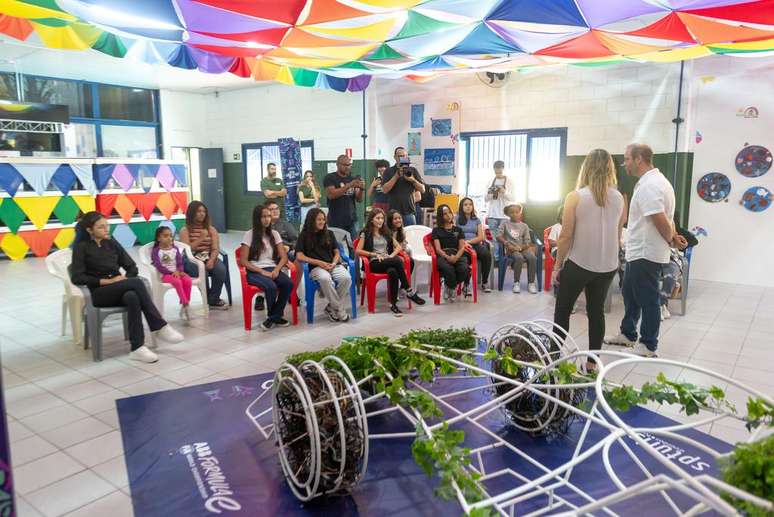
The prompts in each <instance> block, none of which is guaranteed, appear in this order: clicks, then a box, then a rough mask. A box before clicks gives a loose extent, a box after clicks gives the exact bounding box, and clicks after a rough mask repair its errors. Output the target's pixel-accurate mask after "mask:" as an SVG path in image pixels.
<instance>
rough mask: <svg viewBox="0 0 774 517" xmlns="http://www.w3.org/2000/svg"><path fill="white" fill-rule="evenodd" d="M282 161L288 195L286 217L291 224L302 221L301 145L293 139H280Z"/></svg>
mask: <svg viewBox="0 0 774 517" xmlns="http://www.w3.org/2000/svg"><path fill="white" fill-rule="evenodd" d="M278 142H279V148H280V160H281V162H282V171H283V174H284V177H283V178H282V179H283V180H284V181H285V188H286V189H287V191H288V193H287V194H286V195H285V217H286V218H287V220H288V221H290V222H291V223H298V222H299V220H300V219H301V203H300V202H299V200H298V184H299V183H301V176H302V174H303V171H302V170H301V169H302V168H303V164H302V162H301V144H300V143H299V142H298V141H296V140H293V139H292V138H280V139H279V140H278Z"/></svg>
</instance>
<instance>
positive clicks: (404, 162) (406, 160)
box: [398, 156, 414, 178]
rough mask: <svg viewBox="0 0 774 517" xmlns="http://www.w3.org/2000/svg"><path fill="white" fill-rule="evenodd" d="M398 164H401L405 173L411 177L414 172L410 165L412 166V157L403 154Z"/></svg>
mask: <svg viewBox="0 0 774 517" xmlns="http://www.w3.org/2000/svg"><path fill="white" fill-rule="evenodd" d="M398 165H400V168H401V170H402V171H403V175H404V176H406V177H408V178H410V177H411V176H412V175H413V174H414V173H413V171H412V170H411V169H409V167H410V166H411V159H410V158H409V157H408V156H401V157H400V158H399V159H398Z"/></svg>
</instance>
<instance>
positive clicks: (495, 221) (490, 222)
mask: <svg viewBox="0 0 774 517" xmlns="http://www.w3.org/2000/svg"><path fill="white" fill-rule="evenodd" d="M507 220H508V219H500V218H495V217H488V218H487V220H486V224H487V226H489V231H491V232H492V237H493V238H494V240H495V247H494V254H495V263H496V264H499V263H500V246H497V245H496V243H497V230H498V229H499V228H500V225H501V224H503V223H504V222H505V221H507Z"/></svg>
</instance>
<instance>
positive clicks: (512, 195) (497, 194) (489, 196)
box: [486, 160, 516, 260]
mask: <svg viewBox="0 0 774 517" xmlns="http://www.w3.org/2000/svg"><path fill="white" fill-rule="evenodd" d="M492 167H493V168H494V173H495V175H494V178H493V179H492V183H490V184H489V188H488V189H487V191H486V202H487V207H486V224H487V225H488V226H489V229H490V230H491V231H492V235H497V230H498V228H500V225H501V224H502V223H503V222H505V221H507V220H508V219H509V218H508V216H507V215H506V214H505V207H506V206H508V205H512V204H513V203H515V202H516V188H515V187H516V185H515V183H514V182H513V181H512V180H511V179H510V178H509V177H508V176H506V175H505V162H503V161H502V160H497V161H496V162H494V164H492ZM498 251H499V247H495V255H499V253H498ZM495 259H496V260H499V259H500V258H499V256H496V257H495Z"/></svg>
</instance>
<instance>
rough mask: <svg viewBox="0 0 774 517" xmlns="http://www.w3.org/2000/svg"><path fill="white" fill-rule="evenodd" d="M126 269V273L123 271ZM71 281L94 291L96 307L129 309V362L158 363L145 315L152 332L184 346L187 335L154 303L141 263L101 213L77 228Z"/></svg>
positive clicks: (84, 219) (86, 216) (91, 214)
mask: <svg viewBox="0 0 774 517" xmlns="http://www.w3.org/2000/svg"><path fill="white" fill-rule="evenodd" d="M122 269H123V273H122V272H121V270H122ZM70 279H71V280H72V282H73V283H74V284H75V285H85V286H87V287H88V288H89V291H91V300H92V303H94V306H95V307H126V309H127V313H128V315H127V316H128V326H129V343H131V345H132V351H131V352H130V353H129V359H132V360H134V361H141V362H144V363H155V362H156V361H158V360H159V358H158V356H157V355H156V354H155V353H154V352H153V351H152V350H151V349H150V348H148V347H147V346H145V332H144V330H143V328H142V316H143V315H145V321H147V322H148V327H149V328H150V329H151V332H155V333H156V336H157V337H159V338H160V339H163V340H164V341H166V342H168V343H180V342H181V341H183V336H182V334H180V333H179V332H177V331H176V330H175V329H173V328H172V327H171V326H170V325H169V324H168V323H167V322H166V321H165V320H164V318H162V317H161V314H159V311H158V309H157V308H156V306H155V305H154V304H153V300H152V299H151V296H150V293H149V292H148V289H147V288H146V287H145V282H143V281H142V280H141V279H140V278H138V277H137V264H135V263H134V260H132V258H131V257H130V256H129V254H128V253H127V252H126V250H125V249H124V248H123V246H121V245H120V244H119V243H118V242H117V241H115V240H113V239H112V238H111V237H110V226H109V225H108V222H107V219H105V218H104V217H103V216H102V214H100V213H99V212H87V213H86V214H84V215H83V217H81V219H80V221H78V225H77V226H76V236H75V241H74V243H73V261H72V265H71V266H70Z"/></svg>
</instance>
